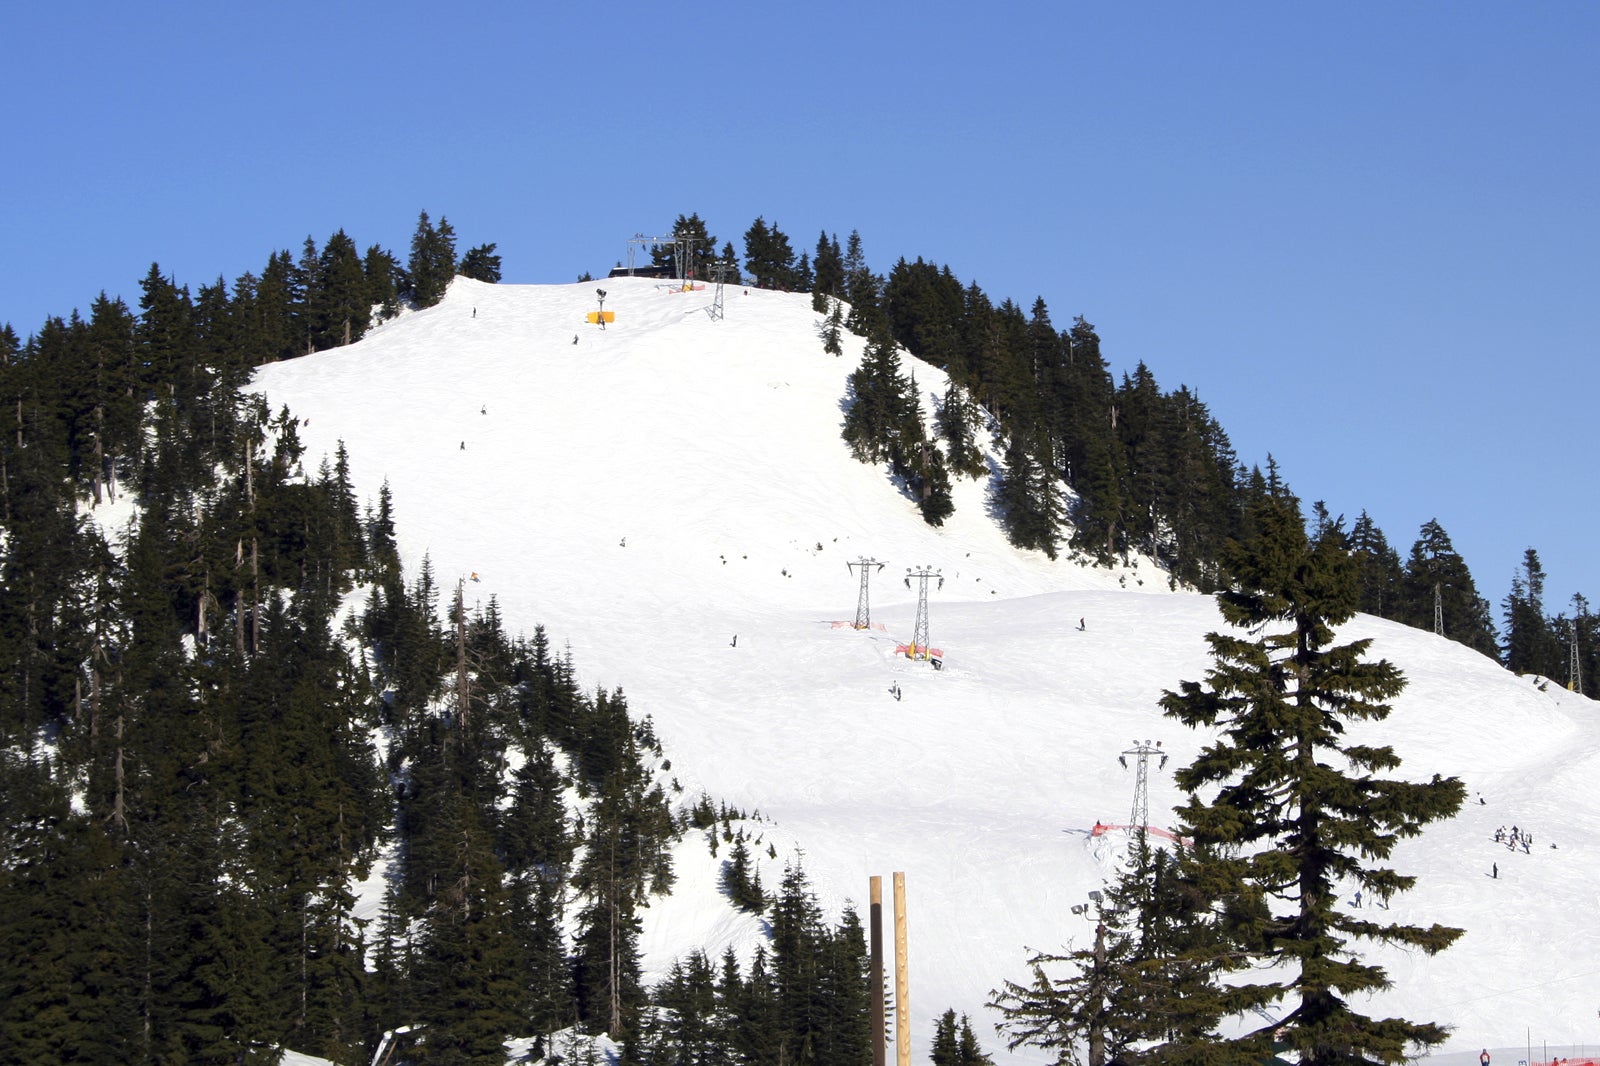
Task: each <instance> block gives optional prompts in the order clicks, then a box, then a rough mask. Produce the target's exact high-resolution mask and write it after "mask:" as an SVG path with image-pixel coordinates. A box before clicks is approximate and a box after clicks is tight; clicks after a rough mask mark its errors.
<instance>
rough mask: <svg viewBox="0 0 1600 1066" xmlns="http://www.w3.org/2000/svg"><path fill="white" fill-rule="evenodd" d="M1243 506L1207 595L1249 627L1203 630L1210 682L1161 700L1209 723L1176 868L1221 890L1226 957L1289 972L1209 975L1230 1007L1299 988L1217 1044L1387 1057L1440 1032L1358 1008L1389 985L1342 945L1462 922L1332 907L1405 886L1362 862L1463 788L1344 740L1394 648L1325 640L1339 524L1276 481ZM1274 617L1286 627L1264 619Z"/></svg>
mask: <svg viewBox="0 0 1600 1066" xmlns="http://www.w3.org/2000/svg"><path fill="white" fill-rule="evenodd" d="M1252 517H1253V519H1254V528H1255V534H1254V536H1253V537H1252V538H1251V539H1250V540H1249V541H1248V542H1247V543H1245V544H1244V545H1242V546H1240V547H1239V548H1237V549H1235V550H1234V551H1232V552H1230V558H1229V559H1228V564H1229V571H1230V572H1231V573H1232V574H1233V575H1234V578H1235V580H1236V581H1237V583H1238V584H1237V588H1236V590H1234V591H1229V592H1224V593H1221V594H1219V595H1218V597H1217V599H1218V606H1219V607H1220V609H1221V611H1222V614H1223V617H1224V619H1225V620H1226V621H1227V622H1228V623H1229V624H1230V625H1232V626H1235V627H1238V629H1242V630H1246V631H1247V633H1246V635H1233V634H1229V633H1213V634H1210V635H1209V636H1208V637H1207V641H1208V643H1209V644H1210V645H1211V650H1212V658H1213V662H1214V665H1213V667H1212V669H1211V671H1210V672H1209V674H1208V676H1207V678H1206V680H1205V681H1204V682H1203V683H1200V682H1193V681H1186V682H1183V683H1182V684H1181V685H1180V686H1179V689H1178V691H1176V692H1168V693H1166V694H1165V695H1164V696H1163V697H1162V701H1161V702H1162V707H1163V710H1164V711H1165V712H1166V714H1167V715H1168V716H1169V717H1172V718H1175V719H1177V720H1178V721H1180V722H1182V723H1183V724H1185V725H1187V726H1190V727H1191V728H1202V727H1203V728H1214V729H1219V730H1220V736H1219V738H1218V740H1217V741H1216V742H1215V743H1213V744H1212V745H1211V746H1209V747H1207V748H1206V749H1205V750H1204V751H1203V752H1202V753H1201V754H1200V756H1199V757H1198V758H1197V759H1196V760H1195V761H1194V762H1193V763H1192V764H1190V765H1189V766H1188V767H1185V768H1184V769H1182V770H1180V771H1179V772H1178V773H1177V775H1176V780H1177V783H1178V785H1179V787H1180V788H1182V789H1183V790H1184V791H1185V792H1187V793H1188V794H1189V800H1188V802H1187V803H1186V804H1185V805H1184V806H1182V807H1180V808H1179V815H1180V817H1181V819H1182V832H1181V835H1183V836H1185V837H1187V838H1189V839H1191V840H1192V841H1193V842H1194V845H1195V851H1194V853H1193V854H1192V855H1191V856H1190V858H1189V861H1190V863H1191V868H1190V870H1189V871H1187V872H1188V873H1189V874H1190V875H1192V876H1194V877H1195V878H1196V879H1197V880H1199V881H1201V882H1202V883H1204V884H1206V885H1207V886H1208V887H1209V888H1210V889H1211V891H1212V893H1213V895H1214V897H1215V898H1216V899H1217V900H1218V902H1219V904H1220V906H1219V910H1218V913H1219V915H1220V918H1219V920H1220V921H1221V923H1222V925H1223V926H1224V928H1225V929H1226V930H1227V933H1228V936H1229V939H1230V941H1231V943H1232V946H1233V948H1234V951H1235V955H1234V956H1233V961H1232V962H1231V966H1232V967H1234V968H1238V969H1240V970H1242V969H1243V968H1244V967H1247V966H1249V965H1251V964H1253V963H1254V964H1276V965H1279V966H1283V967H1286V968H1287V969H1288V976H1287V977H1286V978H1285V979H1284V980H1282V981H1259V980H1253V979H1252V978H1251V977H1250V976H1249V975H1247V974H1244V973H1242V972H1240V973H1237V974H1235V975H1233V976H1232V977H1230V978H1229V979H1228V980H1227V981H1226V983H1225V987H1224V986H1222V985H1219V986H1218V995H1219V996H1220V997H1221V1000H1222V1002H1223V1003H1224V1005H1225V1010H1226V1013H1228V1014H1232V1015H1239V1016H1244V1017H1248V1015H1249V1013H1250V1012H1252V1011H1254V1010H1255V1009H1257V1008H1264V1007H1268V1006H1271V1005H1273V1004H1275V1003H1277V1002H1278V1001H1279V999H1280V998H1283V997H1285V996H1286V995H1287V996H1290V997H1293V998H1294V999H1295V1000H1297V1001H1298V1002H1297V1003H1295V1004H1294V1005H1293V1006H1292V1007H1291V1009H1290V1010H1289V1013H1288V1014H1287V1015H1286V1016H1285V1017H1284V1018H1283V1019H1282V1020H1281V1021H1280V1022H1278V1023H1276V1025H1275V1026H1274V1027H1272V1028H1270V1029H1266V1030H1259V1031H1256V1032H1253V1033H1249V1034H1246V1035H1244V1036H1241V1037H1236V1038H1232V1039H1230V1040H1228V1041H1227V1045H1228V1046H1229V1047H1232V1048H1235V1049H1237V1051H1238V1052H1239V1053H1240V1054H1249V1055H1251V1056H1253V1057H1261V1058H1264V1057H1265V1056H1266V1055H1268V1054H1269V1053H1270V1050H1271V1043H1272V1041H1273V1039H1274V1038H1276V1039H1277V1040H1279V1041H1282V1042H1284V1043H1286V1044H1287V1045H1288V1047H1289V1048H1290V1049H1291V1050H1292V1051H1293V1052H1295V1053H1296V1054H1298V1056H1299V1058H1300V1061H1301V1062H1302V1063H1306V1064H1308V1066H1323V1064H1332V1063H1344V1062H1350V1061H1367V1062H1372V1061H1378V1062H1386V1063H1399V1062H1402V1061H1404V1060H1405V1058H1406V1056H1407V1053H1408V1049H1413V1048H1426V1047H1430V1046H1433V1045H1435V1044H1438V1043H1439V1042H1441V1041H1442V1040H1443V1039H1444V1038H1445V1035H1446V1030H1445V1029H1443V1028H1442V1027H1440V1026H1438V1025H1436V1024H1433V1023H1427V1022H1411V1021H1406V1020H1403V1019H1394V1018H1391V1019H1387V1020H1375V1019H1372V1018H1369V1017H1367V1016H1365V1015H1363V1014H1361V1013H1359V1012H1358V1011H1357V1010H1356V1009H1355V1008H1354V1007H1352V1006H1351V1004H1350V1002H1349V1001H1350V999H1351V998H1352V997H1353V996H1356V995H1360V994H1362V993H1369V992H1374V991H1379V990H1381V989H1383V988H1385V987H1387V986H1388V984H1389V980H1388V977H1387V975H1386V974H1385V972H1384V970H1383V969H1382V968H1381V967H1379V966H1376V965H1373V964H1370V963H1365V962H1363V961H1361V959H1360V957H1359V956H1358V955H1357V954H1356V953H1355V950H1354V947H1353V943H1354V942H1356V941H1361V940H1382V941H1385V942H1391V943H1399V944H1405V945H1408V946H1410V947H1413V948H1416V949H1419V950H1421V951H1424V952H1426V953H1429V954H1432V953H1434V952H1437V951H1440V950H1442V949H1444V948H1445V947H1448V946H1449V945H1450V944H1451V943H1452V942H1453V941H1454V940H1455V939H1456V938H1457V937H1459V936H1460V935H1461V931H1460V930H1458V929H1450V928H1446V927H1444V926H1440V925H1433V926H1429V927H1422V926H1413V925H1400V924H1395V923H1384V922H1381V921H1369V920H1367V919H1365V918H1362V917H1358V916H1356V915H1354V914H1352V913H1351V912H1349V911H1347V910H1345V909H1343V908H1342V907H1340V906H1339V903H1340V898H1341V889H1342V888H1344V887H1345V886H1353V887H1354V888H1356V889H1360V890H1362V891H1364V892H1365V893H1367V894H1368V895H1369V896H1370V897H1372V898H1375V899H1387V898H1389V897H1390V896H1393V895H1394V894H1396V893H1399V892H1403V891H1405V890H1407V889H1409V888H1410V887H1411V886H1412V885H1413V883H1414V881H1415V878H1413V877H1410V876H1407V875H1402V874H1400V873H1398V872H1396V871H1394V870H1391V869H1387V868H1384V867H1381V866H1376V865H1372V864H1373V863H1375V862H1381V861H1382V860H1384V859H1386V858H1387V857H1388V856H1389V855H1390V854H1391V853H1392V851H1393V850H1394V848H1395V846H1396V844H1398V843H1399V841H1400V840H1402V839H1404V838H1406V837H1411V836H1415V835H1417V834H1419V833H1420V832H1421V831H1422V829H1423V827H1424V826H1425V825H1427V824H1428V823H1429V822H1433V821H1437V820H1439V819H1442V818H1448V817H1450V816H1451V815H1453V814H1454V813H1455V812H1456V811H1457V810H1458V809H1459V807H1460V805H1461V802H1462V799H1463V797H1464V795H1465V790H1464V788H1463V786H1462V784H1461V782H1460V781H1459V780H1457V779H1455V778H1448V779H1447V778H1440V777H1438V776H1437V775H1435V776H1434V778H1433V779H1432V780H1431V781H1429V782H1425V783H1421V784H1416V783H1411V782H1406V781H1401V780H1395V779H1390V778H1384V777H1380V776H1377V775H1378V774H1381V773H1382V772H1384V771H1389V770H1393V769H1395V768H1396V767H1398V765H1399V762H1400V760H1399V758H1398V756H1397V755H1396V754H1395V753H1394V751H1393V749H1392V748H1389V747H1379V746H1372V745H1369V744H1365V743H1361V742H1359V741H1356V740H1354V739H1347V738H1346V735H1345V730H1346V728H1347V723H1361V722H1380V721H1382V720H1384V719H1385V718H1387V717H1388V715H1389V713H1390V707H1389V705H1388V704H1387V702H1386V701H1387V700H1389V699H1392V698H1393V697H1394V696H1395V695H1396V694H1397V693H1398V692H1399V691H1400V690H1401V688H1402V687H1403V686H1404V683H1405V682H1404V679H1403V678H1402V676H1401V675H1400V672H1399V670H1398V669H1396V668H1395V667H1394V665H1393V664H1392V663H1389V662H1387V661H1379V662H1369V661H1366V660H1365V658H1364V656H1365V654H1366V652H1367V649H1368V647H1369V645H1370V643H1371V642H1370V641H1369V640H1358V641H1353V642H1351V643H1348V644H1344V645H1335V644H1333V639H1334V632H1333V627H1334V626H1337V625H1340V624H1342V623H1343V622H1345V621H1347V620H1348V619H1349V618H1350V617H1351V615H1352V614H1354V612H1355V609H1356V602H1357V593H1356V581H1355V567H1354V564H1353V562H1352V560H1351V559H1350V555H1349V551H1348V547H1347V544H1346V542H1345V538H1344V535H1343V532H1342V530H1340V529H1339V528H1338V527H1337V525H1334V526H1331V527H1329V528H1327V529H1324V530H1322V531H1321V532H1320V534H1319V535H1318V536H1316V537H1315V538H1308V537H1307V535H1306V531H1305V528H1304V526H1303V525H1302V523H1301V519H1300V515H1299V512H1298V508H1297V507H1295V506H1294V505H1293V503H1292V500H1291V499H1290V498H1288V497H1287V496H1286V494H1279V495H1276V496H1272V497H1269V498H1268V499H1267V500H1266V501H1265V502H1264V503H1263V504H1261V505H1260V506H1259V507H1258V510H1257V513H1256V514H1254V515H1253V516H1252ZM1275 624H1276V625H1278V626H1283V627H1285V628H1282V629H1279V630H1276V631H1272V627H1273V626H1274V625H1275ZM1251 634H1254V635H1253V636H1252V635H1251ZM1210 849H1216V850H1215V852H1214V853H1213V852H1212V851H1211V850H1210ZM1274 1034H1276V1036H1274Z"/></svg>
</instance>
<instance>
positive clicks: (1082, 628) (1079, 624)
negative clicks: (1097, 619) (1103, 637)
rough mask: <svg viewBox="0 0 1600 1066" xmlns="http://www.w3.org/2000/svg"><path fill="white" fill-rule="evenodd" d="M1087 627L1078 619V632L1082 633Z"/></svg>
mask: <svg viewBox="0 0 1600 1066" xmlns="http://www.w3.org/2000/svg"><path fill="white" fill-rule="evenodd" d="M1087 628H1088V627H1087V626H1085V625H1084V624H1083V619H1081V618H1080V619H1078V632H1079V633H1082V632H1083V631H1084V630H1085V629H1087Z"/></svg>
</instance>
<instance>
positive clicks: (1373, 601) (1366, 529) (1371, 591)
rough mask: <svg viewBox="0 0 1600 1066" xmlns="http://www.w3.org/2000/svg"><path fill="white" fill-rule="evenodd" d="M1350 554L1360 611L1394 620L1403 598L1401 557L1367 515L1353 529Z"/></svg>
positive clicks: (1362, 515) (1364, 513)
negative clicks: (1395, 612) (1353, 561)
mask: <svg viewBox="0 0 1600 1066" xmlns="http://www.w3.org/2000/svg"><path fill="white" fill-rule="evenodd" d="M1350 554H1351V555H1352V556H1353V557H1354V559H1355V562H1356V586H1357V590H1358V593H1359V598H1358V599H1357V601H1356V608H1357V610H1360V611H1363V612H1365V613H1367V614H1375V615H1377V616H1378V617H1379V618H1390V617H1393V614H1392V612H1393V611H1395V610H1396V608H1397V607H1398V606H1399V601H1400V599H1401V596H1402V591H1401V582H1402V580H1403V578H1404V573H1403V571H1402V570H1401V567H1400V554H1399V553H1398V552H1396V551H1395V550H1394V549H1393V548H1391V547H1390V546H1389V541H1388V539H1387V538H1386V537H1384V535H1383V530H1381V529H1379V528H1378V526H1377V523H1375V522H1373V520H1372V519H1371V518H1370V517H1369V516H1368V515H1367V512H1365V511H1362V512H1361V514H1360V516H1359V517H1357V518H1356V521H1355V524H1354V525H1353V526H1351V527H1350Z"/></svg>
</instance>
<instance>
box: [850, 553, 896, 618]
mask: <svg viewBox="0 0 1600 1066" xmlns="http://www.w3.org/2000/svg"><path fill="white" fill-rule="evenodd" d="M844 565H845V568H846V569H847V570H854V569H855V568H856V567H858V566H859V567H860V568H861V592H860V593H859V594H858V595H857V596H856V620H855V623H854V625H853V626H852V628H854V629H868V628H870V627H871V626H872V611H871V610H870V609H869V608H868V607H867V582H868V579H869V578H871V576H872V574H873V573H874V570H873V568H874V567H876V568H877V569H878V570H882V569H883V568H884V567H885V566H886V565H887V563H880V562H879V561H878V560H876V559H868V558H867V557H866V556H865V555H863V556H862V557H861V558H860V559H859V560H857V561H856V562H853V563H845V564H844Z"/></svg>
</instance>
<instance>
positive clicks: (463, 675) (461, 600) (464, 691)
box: [456, 578, 472, 732]
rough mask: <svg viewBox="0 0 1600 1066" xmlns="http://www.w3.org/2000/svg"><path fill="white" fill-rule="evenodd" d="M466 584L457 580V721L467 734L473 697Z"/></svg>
mask: <svg viewBox="0 0 1600 1066" xmlns="http://www.w3.org/2000/svg"><path fill="white" fill-rule="evenodd" d="M464 589H465V582H464V581H463V580H462V579H460V578H457V579H456V719H457V721H458V722H459V723H460V726H461V731H462V732H466V729H467V715H468V713H469V711H470V707H469V706H468V701H469V700H470V699H471V697H472V692H471V687H470V681H469V679H468V677H467V605H466V596H465V593H464Z"/></svg>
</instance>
